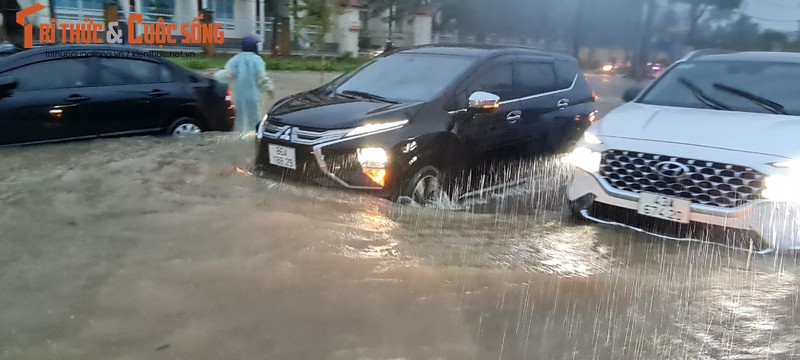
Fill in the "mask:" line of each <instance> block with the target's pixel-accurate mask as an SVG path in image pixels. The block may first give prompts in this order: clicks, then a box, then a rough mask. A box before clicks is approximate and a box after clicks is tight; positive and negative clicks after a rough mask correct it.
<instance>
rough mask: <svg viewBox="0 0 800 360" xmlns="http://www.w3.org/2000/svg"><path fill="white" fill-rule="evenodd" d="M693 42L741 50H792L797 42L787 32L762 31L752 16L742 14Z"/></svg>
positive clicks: (703, 45)
mask: <svg viewBox="0 0 800 360" xmlns="http://www.w3.org/2000/svg"><path fill="white" fill-rule="evenodd" d="M692 44H693V45H694V46H696V47H698V48H724V49H730V50H739V51H747V50H750V51H773V50H783V51H786V50H792V49H795V46H796V44H793V43H792V42H790V41H789V38H788V36H787V35H786V34H784V33H781V32H777V31H773V30H766V31H761V30H760V29H759V26H758V24H756V23H755V22H753V20H752V19H751V18H750V17H747V16H740V17H739V18H737V19H736V20H735V21H733V22H732V23H731V24H730V25H727V26H724V27H719V28H717V29H715V30H713V31H712V32H711V33H709V34H702V36H701V34H698V36H697V37H696V39H695V40H694V41H693V42H692Z"/></svg>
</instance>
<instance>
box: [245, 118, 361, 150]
mask: <svg viewBox="0 0 800 360" xmlns="http://www.w3.org/2000/svg"><path fill="white" fill-rule="evenodd" d="M348 131H349V130H346V129H345V130H324V131H314V130H307V129H306V130H304V129H301V128H299V127H296V126H290V125H277V124H273V123H270V122H267V123H266V124H265V125H264V127H263V128H262V129H261V134H260V135H263V136H264V137H267V138H270V139H281V140H285V141H290V142H292V143H295V144H300V145H318V144H322V143H326V142H329V141H334V140H339V139H341V138H343V137H344V136H345V135H347V132H348Z"/></svg>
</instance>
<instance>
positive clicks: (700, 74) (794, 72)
mask: <svg viewBox="0 0 800 360" xmlns="http://www.w3.org/2000/svg"><path fill="white" fill-rule="evenodd" d="M798 78H800V65H798V64H791V63H771V62H755V61H696V62H688V63H683V64H679V65H676V66H675V67H674V68H673V69H672V70H670V71H669V72H667V73H666V74H664V75H662V77H661V79H660V80H659V81H658V82H656V83H655V84H654V85H653V87H652V88H651V89H650V90H648V91H647V93H645V94H644V96H643V97H642V99H640V100H639V102H641V103H646V104H652V105H663V106H675V107H688V108H701V109H708V108H709V106H708V105H707V104H706V103H704V102H703V101H701V100H700V99H699V98H698V97H697V96H695V95H694V94H693V92H692V90H691V89H690V88H689V87H690V86H691V85H695V86H697V87H698V88H699V89H700V90H701V91H702V93H703V94H705V96H707V97H708V98H710V99H711V100H713V101H716V102H718V103H721V104H723V105H724V106H726V107H728V108H730V109H732V110H735V111H745V112H758V113H769V111H768V110H766V109H764V108H763V107H761V106H759V105H758V104H757V103H756V102H753V101H750V100H748V99H746V98H744V97H742V96H739V95H736V94H733V93H731V92H730V91H724V90H722V89H720V88H719V87H715V86H714V85H715V84H717V85H722V86H725V87H733V88H735V89H738V90H743V91H746V92H748V93H751V94H754V95H757V96H759V97H762V98H765V99H768V100H771V101H774V102H777V103H779V104H781V105H783V107H784V108H785V110H786V112H788V113H789V114H792V115H800V86H797V80H796V79H798ZM682 80H686V81H688V82H689V85H687V84H686V83H685V82H683V81H682Z"/></svg>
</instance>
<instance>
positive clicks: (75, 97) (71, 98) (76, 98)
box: [67, 94, 91, 103]
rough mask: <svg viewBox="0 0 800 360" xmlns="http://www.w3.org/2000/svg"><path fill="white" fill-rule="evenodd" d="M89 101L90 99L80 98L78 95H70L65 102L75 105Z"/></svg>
mask: <svg viewBox="0 0 800 360" xmlns="http://www.w3.org/2000/svg"><path fill="white" fill-rule="evenodd" d="M89 99H91V98H88V97H84V96H80V95H78V94H72V95H70V96H68V97H67V101H69V102H75V103H77V102H84V101H86V100H89Z"/></svg>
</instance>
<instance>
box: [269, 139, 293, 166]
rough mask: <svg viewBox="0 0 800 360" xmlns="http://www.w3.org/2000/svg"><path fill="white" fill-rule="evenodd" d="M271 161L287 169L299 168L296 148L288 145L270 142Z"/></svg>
mask: <svg viewBox="0 0 800 360" xmlns="http://www.w3.org/2000/svg"><path fill="white" fill-rule="evenodd" d="M269 163H270V164H272V165H275V166H280V167H284V168H287V169H293V170H296V169H297V158H296V157H295V154H294V149H293V148H290V147H287V146H280V145H273V144H269Z"/></svg>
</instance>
